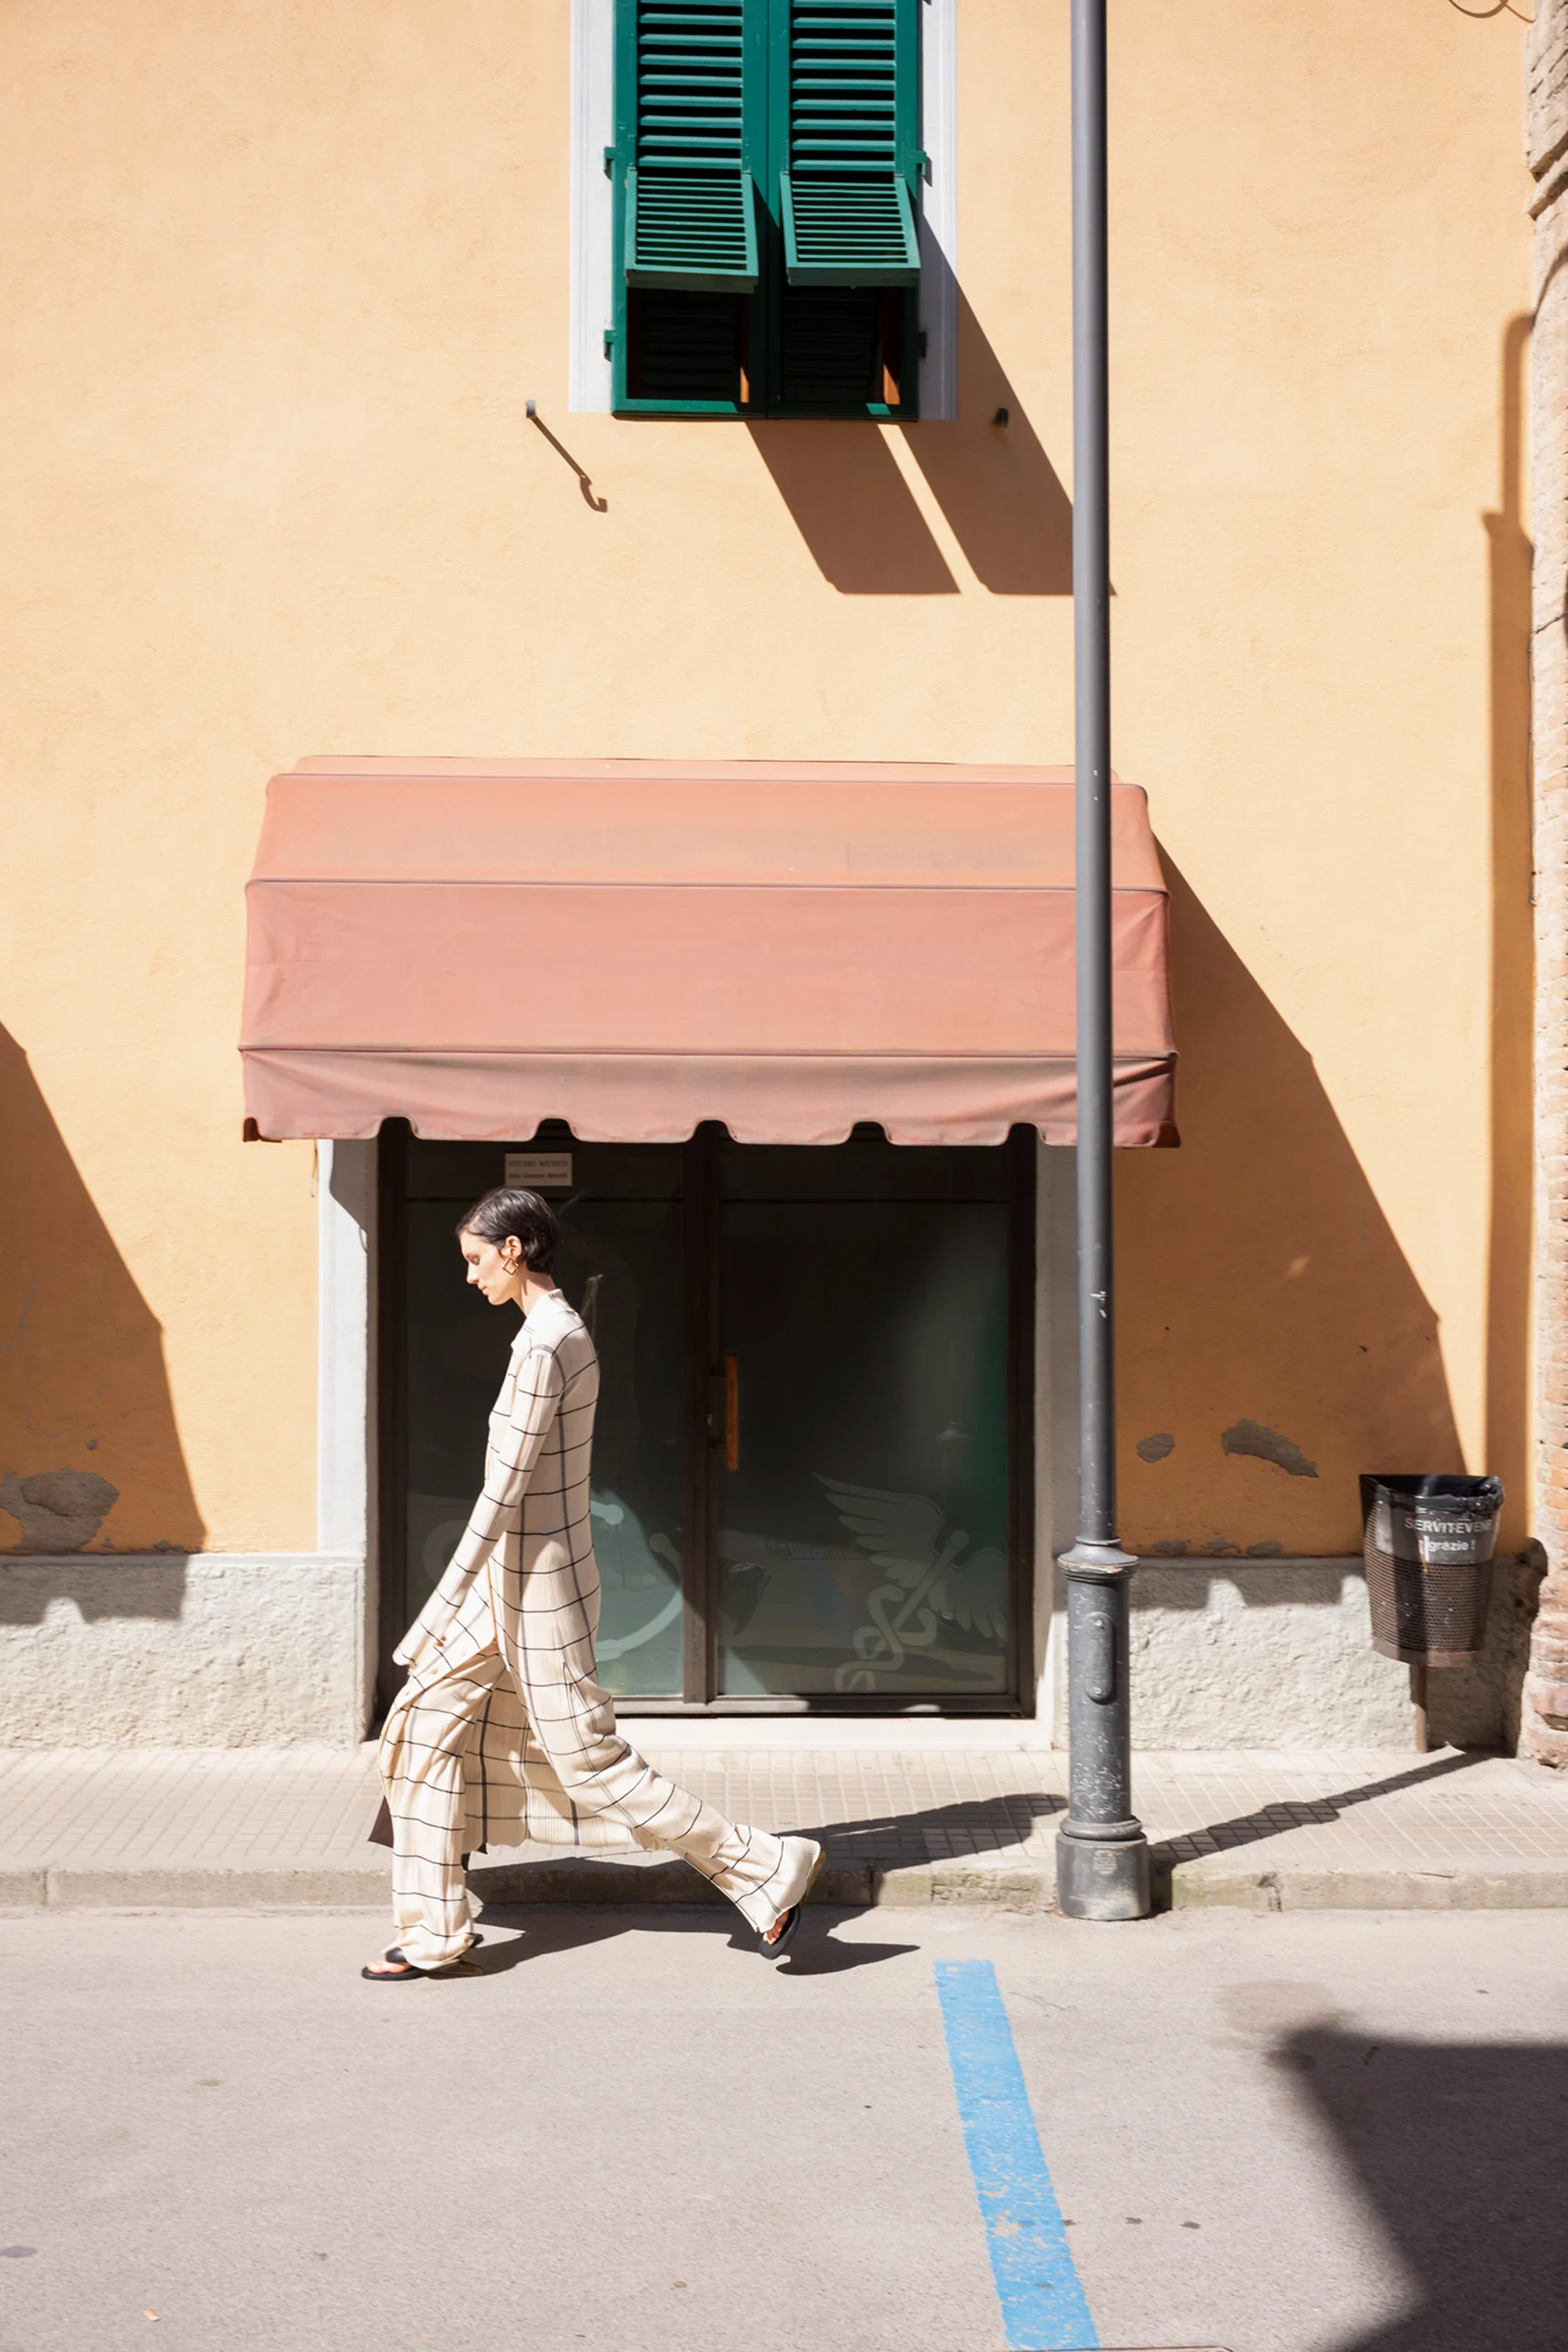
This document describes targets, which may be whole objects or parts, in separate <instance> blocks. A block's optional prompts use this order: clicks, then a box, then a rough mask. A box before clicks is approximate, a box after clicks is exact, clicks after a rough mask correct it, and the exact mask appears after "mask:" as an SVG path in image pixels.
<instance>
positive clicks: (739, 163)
mask: <svg viewBox="0 0 1568 2352" xmlns="http://www.w3.org/2000/svg"><path fill="white" fill-rule="evenodd" d="M631 7H632V9H633V11H634V12H635V25H634V28H633V29H634V40H635V53H634V62H633V76H634V89H633V92H632V99H633V124H632V138H631V152H630V153H629V155H628V156H627V158H626V227H625V240H624V246H623V250H624V253H625V256H626V284H627V285H628V286H653V287H677V288H687V289H690V290H692V291H694V292H706V293H750V291H751V290H752V289H753V288H754V287H755V286H756V283H757V222H756V206H755V202H754V198H753V195H752V187H751V175H750V172H749V171H748V169H747V168H746V148H745V119H746V118H745V93H744V89H743V77H742V67H743V62H744V57H745V47H746V40H745V36H746V14H747V0H631Z"/></svg>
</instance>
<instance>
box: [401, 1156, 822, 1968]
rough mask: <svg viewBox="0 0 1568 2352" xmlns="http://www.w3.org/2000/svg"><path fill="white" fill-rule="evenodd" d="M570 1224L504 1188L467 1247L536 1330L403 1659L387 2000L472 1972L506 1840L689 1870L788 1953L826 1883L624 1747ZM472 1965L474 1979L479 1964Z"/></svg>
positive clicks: (818, 1853)
mask: <svg viewBox="0 0 1568 2352" xmlns="http://www.w3.org/2000/svg"><path fill="white" fill-rule="evenodd" d="M556 1231H557V1228H556V1220H555V1217H554V1215H553V1214H552V1212H551V1210H550V1208H549V1206H548V1204H547V1203H546V1202H545V1201H543V1200H541V1199H540V1197H539V1195H538V1194H537V1193H528V1192H520V1191H515V1190H513V1189H510V1188H508V1187H502V1188H501V1189H499V1190H497V1191H495V1192H492V1193H486V1194H485V1196H484V1198H483V1199H482V1200H480V1201H477V1202H476V1203H475V1204H474V1206H473V1207H472V1208H471V1209H470V1210H469V1211H468V1216H466V1217H465V1218H464V1219H463V1222H462V1224H461V1226H460V1227H458V1231H457V1239H458V1243H459V1246H460V1248H461V1250H462V1253H463V1257H464V1260H465V1261H466V1262H467V1265H468V1281H469V1282H470V1283H473V1284H474V1286H475V1287H476V1288H477V1289H479V1291H481V1292H482V1293H483V1295H484V1296H485V1297H486V1298H487V1299H488V1300H489V1301H490V1303H491V1306H506V1305H508V1304H515V1305H516V1306H520V1307H521V1308H522V1310H523V1318H524V1319H523V1328H522V1329H521V1330H520V1331H519V1332H518V1334H517V1337H516V1338H515V1340H513V1343H512V1356H511V1361H510V1363H508V1365H507V1370H506V1376H505V1378H504V1379H503V1380H502V1384H501V1394H500V1396H499V1397H497V1398H496V1402H495V1407H494V1409H493V1410H492V1412H491V1417H490V1443H489V1446H488V1448H487V1450H486V1454H485V1480H484V1491H483V1492H482V1494H481V1495H480V1497H479V1501H478V1502H477V1503H476V1504H475V1505H474V1510H473V1516H472V1517H471V1518H470V1520H469V1521H468V1530H467V1532H466V1533H465V1534H464V1536H463V1540H462V1542H461V1543H460V1544H458V1546H457V1551H456V1552H455V1553H454V1555H453V1557H452V1561H451V1565H450V1566H449V1567H448V1568H447V1570H446V1575H445V1576H444V1577H442V1579H441V1582H440V1583H439V1584H438V1585H437V1587H436V1589H435V1590H434V1592H433V1593H432V1595H431V1597H430V1599H429V1600H428V1601H427V1602H426V1603H425V1606H424V1608H423V1610H422V1611H420V1614H419V1617H418V1619H417V1620H416V1621H415V1623H414V1625H413V1628H412V1631H411V1632H410V1633H409V1634H407V1635H406V1636H405V1637H404V1640H403V1642H402V1644H401V1646H400V1648H399V1649H398V1650H397V1651H396V1652H395V1653H394V1655H395V1656H396V1657H397V1659H398V1662H399V1664H400V1665H401V1666H406V1667H407V1668H408V1680H407V1681H406V1682H405V1683H404V1685H403V1687H402V1689H401V1691H400V1692H399V1693H398V1696H397V1698H396V1699H395V1700H394V1701H393V1702H392V1707H391V1711H390V1713H389V1715H388V1717H387V1724H386V1728H385V1730H384V1731H383V1732H382V1735H381V1750H380V1766H381V1780H382V1785H383V1787H384V1788H385V1791H386V1796H387V1804H386V1807H385V1811H386V1813H387V1814H388V1815H389V1827H390V1843H391V1847H392V1912H393V1917H394V1920H395V1922H396V1926H397V1929H398V1940H397V1942H396V1943H395V1944H394V1945H393V1946H392V1947H391V1949H390V1950H389V1951H387V1952H386V1953H385V1954H384V1955H383V1957H382V1958H381V1959H380V1960H379V1961H377V1962H372V1963H371V1965H370V1966H369V1967H368V1968H366V1969H364V1970H363V1971H362V1972H361V1973H362V1974H364V1975H366V1976H367V1977H369V1978H371V1979H372V1980H373V1981H375V1982H378V1983H383V1984H388V1983H399V1982H401V1981H403V1980H406V1979H409V1978H413V1977H419V1976H428V1975H434V1974H439V1973H441V1972H442V1971H443V1970H446V1969H452V1968H460V1967H462V1965H463V1955H464V1953H465V1952H466V1951H468V1949H469V1947H470V1945H472V1944H473V1943H474V1942H475V1941H476V1940H477V1939H476V1937H475V1934H474V1928H473V1917H472V1913H471V1911H470V1908H469V1904H468V1887H467V1883H466V1880H465V1875H464V1867H463V1865H464V1860H465V1858H466V1856H467V1855H468V1853H470V1852H471V1851H472V1850H473V1849H475V1848H476V1847H480V1846H483V1845H484V1844H486V1843H487V1842H488V1841H489V1840H490V1839H491V1838H495V1839H497V1841H498V1842H500V1843H502V1844H521V1843H523V1842H524V1841H525V1839H526V1840H534V1841H538V1842H542V1843H545V1844H551V1845H571V1846H581V1847H590V1848H592V1849H595V1850H596V1851H600V1852H622V1853H624V1852H626V1851H627V1850H629V1849H632V1848H635V1847H644V1848H662V1849H667V1850H668V1851H669V1852H671V1853H675V1854H680V1855H682V1856H683V1857H684V1859H685V1860H687V1861H689V1862H690V1863H691V1864H692V1865H693V1867H694V1869H696V1870H698V1871H701V1872H702V1874H703V1876H704V1877H705V1879H707V1880H708V1881H709V1883H711V1884H712V1885H714V1886H716V1887H717V1888H718V1890H719V1892H720V1893H721V1894H727V1895H728V1897H729V1898H730V1900H731V1901H732V1902H733V1903H734V1904H735V1905H737V1907H738V1908H739V1911H740V1912H741V1914H742V1916H743V1917H745V1918H746V1919H747V1920H748V1921H749V1922H750V1925H751V1926H752V1927H753V1928H755V1929H756V1930H757V1932H758V1934H759V1936H760V1937H761V1941H762V1949H763V1951H765V1952H766V1953H768V1954H769V1955H773V1954H776V1953H778V1952H781V1951H783V1950H784V1946H785V1945H786V1944H787V1943H788V1941H789V1939H790V1938H791V1937H792V1936H793V1935H794V1933H795V1928H797V1926H798V1925H799V1922H800V1907H801V1905H802V1904H803V1903H804V1901H805V1899H806V1896H807V1893H808V1891H809V1889H810V1887H811V1884H812V1883H813V1881H814V1880H815V1879H816V1876H817V1874H818V1871H819V1870H820V1869H821V1867H822V1849H821V1848H820V1847H819V1846H818V1845H816V1844H815V1843H814V1842H813V1841H812V1839H810V1838H777V1837H774V1836H773V1835H772V1834H771V1833H770V1832H768V1831H766V1830H761V1829H747V1828H743V1827H740V1826H738V1825H737V1824H736V1823H734V1822H730V1821H727V1820H726V1819H725V1818H724V1816H723V1815H722V1814H718V1813H716V1812H715V1811H714V1810H713V1807H712V1806H711V1805H706V1804H701V1803H699V1801H698V1800H697V1799H696V1798H695V1797H693V1796H689V1795H688V1794H687V1793H686V1792H685V1791H684V1790H683V1789H678V1788H676V1787H675V1786H674V1785H673V1783H672V1782H671V1781H666V1780H664V1779H662V1778H661V1777H660V1775H659V1774H658V1773H657V1772H655V1771H654V1770H652V1769H651V1768H650V1767H649V1765H648V1764H646V1763H645V1762H644V1761H643V1759H642V1758H641V1757H640V1756H638V1755H637V1752H636V1750H635V1749H634V1748H632V1747H628V1746H627V1744H626V1741H625V1740H624V1739H623V1738H622V1737H621V1736H620V1734H619V1733H618V1732H617V1730H616V1729H615V1706H614V1703H613V1702H612V1701H611V1699H610V1696H609V1694H608V1692H607V1691H604V1690H603V1689H601V1687H600V1684H599V1682H598V1679H597V1678H596V1674H595V1669H594V1658H593V1641H594V1635H595V1633H596V1631H597V1628H598V1623H599V1569H598V1565H597V1563H596V1561H595V1560H594V1557H593V1539H592V1520H591V1518H590V1516H589V1458H590V1454H591V1452H592V1442H593V1410H594V1406H595V1403H596V1401H597V1399H598V1395H599V1360H598V1357H597V1356H596V1355H595V1353H594V1351H593V1342H592V1340H591V1339H590V1337H589V1335H588V1331H587V1329H586V1328H585V1326H584V1325H583V1322H582V1320H581V1317H580V1316H578V1315H577V1314H576V1313H575V1312H574V1311H573V1309H572V1308H571V1307H570V1306H568V1305H567V1302H566V1299H565V1298H564V1296H563V1295H562V1294H561V1292H560V1291H559V1290H558V1288H557V1287H556V1283H555V1281H554V1279H553V1276H552V1274H551V1271H550V1270H551V1267H552V1265H553V1263H554V1259H555V1247H556ZM471 1964H472V1963H469V1965H470V1966H471Z"/></svg>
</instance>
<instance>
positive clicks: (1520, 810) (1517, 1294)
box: [1482, 316, 1535, 1526]
mask: <svg viewBox="0 0 1568 2352" xmlns="http://www.w3.org/2000/svg"><path fill="white" fill-rule="evenodd" d="M1529 336H1530V321H1529V318H1528V317H1524V316H1521V317H1518V318H1514V319H1510V320H1509V322H1508V324H1507V326H1506V329H1505V331H1504V335H1503V356H1502V419H1503V422H1502V447H1501V450H1500V453H1499V454H1500V464H1499V469H1498V472H1499V487H1500V496H1499V500H1498V505H1497V511H1496V512H1495V514H1488V515H1483V517H1482V523H1483V528H1484V529H1485V532H1486V542H1487V570H1488V587H1489V611H1490V626H1491V646H1490V649H1489V650H1490V665H1489V669H1490V683H1491V752H1492V1036H1491V1046H1492V1103H1491V1114H1492V1227H1491V1236H1490V1245H1489V1251H1488V1265H1487V1317H1486V1462H1485V1465H1484V1466H1485V1468H1486V1469H1487V1470H1488V1471H1490V1472H1491V1473H1492V1474H1493V1475H1494V1476H1495V1477H1499V1478H1501V1479H1502V1481H1503V1483H1504V1485H1505V1487H1506V1488H1507V1490H1508V1494H1509V1497H1510V1498H1511V1499H1512V1500H1513V1502H1514V1503H1515V1505H1516V1507H1517V1508H1516V1510H1515V1511H1513V1512H1510V1514H1509V1517H1510V1518H1511V1519H1515V1520H1516V1521H1517V1523H1518V1524H1519V1525H1520V1526H1523V1525H1525V1524H1528V1515H1529V1505H1528V1498H1529V1480H1530V1461H1529V1316H1530V1295H1529V1294H1530V1211H1531V1203H1530V1186H1531V1177H1532V1173H1533V1160H1534V1149H1533V1134H1534V1115H1535V1112H1534V1072H1533V1069H1532V1067H1531V1064H1532V1060H1533V1047H1534V1038H1533V1035H1532V1029H1533V1020H1532V1015H1533V1009H1534V995H1535V956H1534V939H1533V935H1532V933H1533V926H1532V923H1531V920H1530V893H1531V886H1532V882H1533V874H1532V870H1531V869H1532V865H1533V848H1532V842H1531V838H1530V835H1531V817H1530V785H1529V758H1530V666H1529V665H1530V621H1531V612H1530V593H1531V590H1530V573H1531V564H1532V560H1533V555H1534V550H1533V548H1532V547H1531V544H1530V540H1529V535H1528V534H1527V532H1526V530H1525V526H1524V486H1523V476H1524V416H1525V361H1526V356H1527V355H1528V352H1529Z"/></svg>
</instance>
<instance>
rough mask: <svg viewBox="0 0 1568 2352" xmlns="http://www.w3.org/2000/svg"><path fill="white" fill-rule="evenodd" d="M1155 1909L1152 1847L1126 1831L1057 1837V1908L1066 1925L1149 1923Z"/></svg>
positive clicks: (1110, 1828) (1114, 1825)
mask: <svg viewBox="0 0 1568 2352" xmlns="http://www.w3.org/2000/svg"><path fill="white" fill-rule="evenodd" d="M1150 1907H1151V1897H1150V1892H1149V1841H1148V1839H1147V1838H1145V1836H1144V1833H1143V1831H1142V1829H1140V1828H1139V1826H1138V1825H1137V1824H1136V1823H1135V1822H1131V1823H1128V1824H1127V1825H1126V1826H1125V1827H1123V1826H1122V1824H1121V1823H1119V1822H1108V1823H1107V1824H1106V1825H1105V1826H1103V1827H1100V1826H1095V1827H1093V1828H1088V1827H1086V1828H1084V1829H1059V1830H1058V1831H1057V1832H1056V1908H1057V1910H1058V1911H1060V1912H1061V1914H1062V1916H1063V1917H1064V1918H1066V1919H1146V1918H1147V1917H1148V1916H1149V1910H1150Z"/></svg>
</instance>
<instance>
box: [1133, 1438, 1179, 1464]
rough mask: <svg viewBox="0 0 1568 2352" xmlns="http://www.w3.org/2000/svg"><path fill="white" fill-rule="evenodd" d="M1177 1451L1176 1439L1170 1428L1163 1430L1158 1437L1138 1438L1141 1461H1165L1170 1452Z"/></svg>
mask: <svg viewBox="0 0 1568 2352" xmlns="http://www.w3.org/2000/svg"><path fill="white" fill-rule="evenodd" d="M1175 1452H1176V1440H1175V1439H1174V1438H1173V1437H1172V1436H1171V1434H1170V1431H1169V1430H1160V1431H1159V1433H1158V1435H1157V1436H1156V1437H1141V1438H1140V1439H1139V1440H1138V1459H1139V1461H1140V1462H1163V1461H1164V1460H1165V1457H1166V1455H1167V1454H1168V1453H1175Z"/></svg>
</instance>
